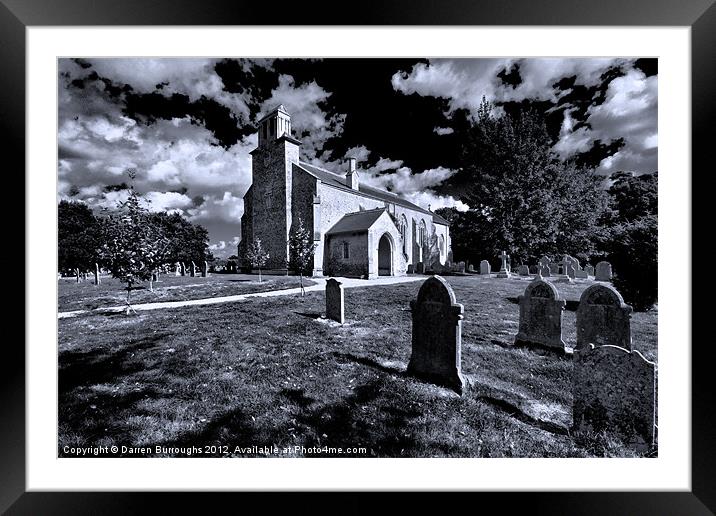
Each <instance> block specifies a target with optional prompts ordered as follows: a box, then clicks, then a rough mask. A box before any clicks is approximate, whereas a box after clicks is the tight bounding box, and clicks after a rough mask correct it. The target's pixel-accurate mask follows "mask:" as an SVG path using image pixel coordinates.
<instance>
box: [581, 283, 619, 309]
mask: <svg viewBox="0 0 716 516" xmlns="http://www.w3.org/2000/svg"><path fill="white" fill-rule="evenodd" d="M582 303H585V304H588V305H611V306H627V305H625V303H624V298H623V297H622V295H621V294H620V293H619V291H618V290H617V289H615V288H614V287H612V286H611V285H592V286H591V287H589V288H587V289H586V290H585V291H584V292H582V296H581V297H580V298H579V304H580V305H581V304H582Z"/></svg>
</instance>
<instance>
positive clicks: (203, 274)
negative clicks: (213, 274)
mask: <svg viewBox="0 0 716 516" xmlns="http://www.w3.org/2000/svg"><path fill="white" fill-rule="evenodd" d="M208 275H209V263H208V262H206V261H205V262H204V266H203V267H202V268H201V277H202V278H206V277H207V276H208Z"/></svg>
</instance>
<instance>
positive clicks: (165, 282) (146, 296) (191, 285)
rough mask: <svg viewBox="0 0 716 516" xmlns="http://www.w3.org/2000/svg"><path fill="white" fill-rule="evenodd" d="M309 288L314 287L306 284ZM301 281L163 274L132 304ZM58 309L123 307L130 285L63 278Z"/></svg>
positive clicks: (136, 290)
mask: <svg viewBox="0 0 716 516" xmlns="http://www.w3.org/2000/svg"><path fill="white" fill-rule="evenodd" d="M304 282H305V284H306V286H310V285H313V284H314V283H313V282H312V281H310V280H304ZM298 286H299V281H298V278H296V277H292V276H268V275H264V276H263V278H262V281H258V276H256V275H252V274H211V273H210V274H209V275H208V276H206V277H201V275H200V274H199V275H196V276H195V277H191V276H190V275H189V273H187V274H186V275H185V276H175V275H174V273H170V274H161V275H160V276H159V282H154V284H153V286H152V288H153V291H152V290H150V289H149V285H148V283H147V282H143V283H141V284H139V285H135V286H133V287H132V292H131V302H132V304H138V303H157V302H165V301H189V300H192V299H204V298H209V297H219V296H233V295H238V294H250V293H253V292H267V291H269V290H279V289H289V288H297V287H298ZM57 290H58V309H59V310H60V311H61V312H63V311H70V310H92V309H95V308H106V307H111V306H121V305H124V304H125V303H126V300H127V285H126V284H123V283H122V282H121V281H120V280H118V279H115V278H112V277H110V276H108V275H102V276H101V277H100V284H99V285H95V284H94V279H93V276H92V275H90V276H88V278H87V279H86V280H82V279H80V282H79V283H78V282H77V280H76V279H75V278H74V277H63V278H60V279H59V280H58V282H57Z"/></svg>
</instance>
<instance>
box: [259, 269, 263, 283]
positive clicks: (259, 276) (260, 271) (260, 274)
mask: <svg viewBox="0 0 716 516" xmlns="http://www.w3.org/2000/svg"><path fill="white" fill-rule="evenodd" d="M261 281H262V280H261V267H259V283H261Z"/></svg>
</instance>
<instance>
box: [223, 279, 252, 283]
mask: <svg viewBox="0 0 716 516" xmlns="http://www.w3.org/2000/svg"><path fill="white" fill-rule="evenodd" d="M228 281H230V282H231V283H248V282H250V281H253V280H250V279H230V280H228Z"/></svg>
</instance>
